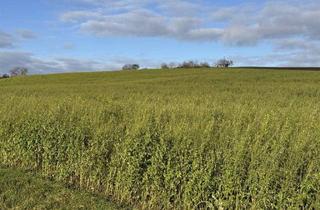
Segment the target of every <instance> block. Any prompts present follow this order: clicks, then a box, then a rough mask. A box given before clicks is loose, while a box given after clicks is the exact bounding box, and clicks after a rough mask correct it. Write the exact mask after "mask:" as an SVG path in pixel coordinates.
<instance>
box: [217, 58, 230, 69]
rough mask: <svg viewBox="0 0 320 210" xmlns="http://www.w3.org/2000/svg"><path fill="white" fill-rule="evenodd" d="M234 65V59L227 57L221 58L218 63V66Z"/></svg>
mask: <svg viewBox="0 0 320 210" xmlns="http://www.w3.org/2000/svg"><path fill="white" fill-rule="evenodd" d="M232 65H233V61H232V60H227V59H225V58H224V59H220V60H218V61H217V63H216V67H218V68H228V67H230V66H232Z"/></svg>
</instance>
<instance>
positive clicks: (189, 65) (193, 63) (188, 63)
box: [179, 61, 198, 69]
mask: <svg viewBox="0 0 320 210" xmlns="http://www.w3.org/2000/svg"><path fill="white" fill-rule="evenodd" d="M197 67H198V64H197V62H196V61H184V62H183V63H182V64H180V65H179V68H186V69H187V68H197Z"/></svg>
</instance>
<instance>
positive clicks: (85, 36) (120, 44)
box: [0, 0, 320, 73]
mask: <svg viewBox="0 0 320 210" xmlns="http://www.w3.org/2000/svg"><path fill="white" fill-rule="evenodd" d="M319 19H320V2H319V1H316V0H306V1H303V2H302V1H298V0H290V1H289V0H277V1H272V0H259V1H258V0H251V1H250V0H249V1H248V0H247V1H241V0H227V1H218V0H216V1H213V0H211V1H210V0H39V1H25V0H1V1H0V73H5V72H7V71H8V70H10V69H11V68H13V67H16V66H25V67H28V68H29V69H30V71H31V72H32V73H55V72H68V71H94V70H115V69H119V68H121V66H122V65H124V64H126V63H139V64H140V65H141V66H142V67H150V68H152V67H158V66H160V64H161V63H162V62H181V61H184V60H197V61H206V62H209V63H210V64H213V63H214V62H215V61H216V60H217V59H219V58H222V57H227V58H230V59H232V60H234V62H235V64H236V65H237V66H243V65H244V66H247V65H258V66H320V55H319V54H320V44H319V41H320V21H318V20H319Z"/></svg>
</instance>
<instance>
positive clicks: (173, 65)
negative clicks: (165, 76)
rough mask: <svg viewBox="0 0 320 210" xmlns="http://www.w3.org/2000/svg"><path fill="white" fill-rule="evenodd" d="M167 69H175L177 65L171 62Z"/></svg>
mask: <svg viewBox="0 0 320 210" xmlns="http://www.w3.org/2000/svg"><path fill="white" fill-rule="evenodd" d="M168 67H169V68H170V69H174V68H177V64H175V63H174V62H171V63H169V64H168Z"/></svg>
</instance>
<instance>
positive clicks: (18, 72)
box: [0, 67, 29, 79]
mask: <svg viewBox="0 0 320 210" xmlns="http://www.w3.org/2000/svg"><path fill="white" fill-rule="evenodd" d="M28 72H29V70H28V69H27V68H25V67H15V68H13V69H11V70H10V71H9V73H6V74H3V75H0V79H6V78H9V77H18V76H26V75H27V74H28Z"/></svg>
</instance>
